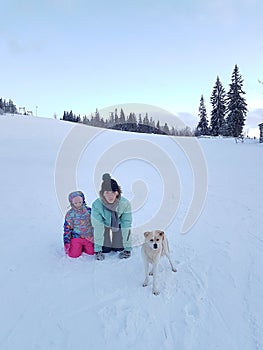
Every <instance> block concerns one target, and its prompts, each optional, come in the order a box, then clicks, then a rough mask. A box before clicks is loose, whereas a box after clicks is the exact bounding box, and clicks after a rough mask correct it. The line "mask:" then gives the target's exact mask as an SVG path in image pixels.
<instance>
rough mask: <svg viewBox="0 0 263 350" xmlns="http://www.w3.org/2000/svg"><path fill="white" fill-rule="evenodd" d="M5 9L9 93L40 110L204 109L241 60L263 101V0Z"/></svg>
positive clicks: (41, 4) (101, 2)
mask: <svg viewBox="0 0 263 350" xmlns="http://www.w3.org/2000/svg"><path fill="white" fill-rule="evenodd" d="M1 13H2V15H1V22H0V35H1V45H0V56H1V92H0V97H3V98H6V99H8V98H12V99H13V101H14V102H15V103H16V104H17V106H25V107H26V109H27V110H33V111H34V112H35V110H36V106H38V115H40V116H43V117H53V115H54V113H57V115H58V117H61V116H62V114H63V111H64V110H71V109H72V110H73V112H74V113H76V114H80V115H81V116H82V115H84V114H87V115H89V114H90V113H91V112H93V111H94V110H95V108H96V107H97V108H99V109H101V108H105V107H107V106H110V105H117V104H122V103H145V104H152V105H155V106H159V107H161V108H163V109H166V110H168V111H170V112H172V113H178V112H188V113H192V114H195V115H196V116H197V113H198V107H199V102H200V97H201V94H203V95H204V98H205V103H206V106H207V109H208V111H209V109H210V96H211V93H212V89H213V87H214V84H215V81H216V77H217V75H219V77H220V80H221V82H222V84H223V86H224V87H225V89H226V91H228V89H229V83H230V80H231V75H232V72H233V69H234V66H235V64H237V65H238V66H239V68H240V73H241V75H242V77H243V79H244V90H245V91H246V99H247V103H248V108H249V109H250V110H252V109H253V108H263V100H262V96H263V95H262V92H263V89H262V85H260V84H259V83H258V79H263V69H262V62H263V36H262V18H263V16H262V14H263V1H262V0H215V1H211V0H196V1H194V0H184V1H176V0H173V1H172V0H162V1H160V0H158V1H155V0H154V1H148V0H133V1H130V0H128V1H125V0H122V1H121V0H107V1H106V0H96V1H95V0H94V1H90V0H64V1H63V0H38V1H37V0H24V1H21V0H4V1H1ZM3 14H4V15H3Z"/></svg>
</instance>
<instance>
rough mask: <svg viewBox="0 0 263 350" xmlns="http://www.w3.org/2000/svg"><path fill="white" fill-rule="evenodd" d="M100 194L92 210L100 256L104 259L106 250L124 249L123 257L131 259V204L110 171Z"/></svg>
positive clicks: (95, 247)
mask: <svg viewBox="0 0 263 350" xmlns="http://www.w3.org/2000/svg"><path fill="white" fill-rule="evenodd" d="M99 194H100V197H99V198H97V199H96V200H95V201H94V202H93V203H92V209H91V223H92V226H93V228H94V251H95V256H96V259H97V260H104V254H103V253H109V252H110V251H115V252H116V251H120V253H119V257H120V259H127V258H129V257H130V256H131V238H130V229H131V223H132V215H131V204H130V202H129V201H128V199H126V198H124V197H122V196H121V188H120V186H119V185H118V183H117V181H116V180H114V179H112V178H111V176H110V174H108V173H106V174H104V175H103V176H102V184H101V190H100V193H99Z"/></svg>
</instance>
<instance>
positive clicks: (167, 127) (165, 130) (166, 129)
mask: <svg viewBox="0 0 263 350" xmlns="http://www.w3.org/2000/svg"><path fill="white" fill-rule="evenodd" d="M163 132H164V133H165V134H166V135H169V134H170V130H169V126H168V125H167V123H165V124H164V127H163Z"/></svg>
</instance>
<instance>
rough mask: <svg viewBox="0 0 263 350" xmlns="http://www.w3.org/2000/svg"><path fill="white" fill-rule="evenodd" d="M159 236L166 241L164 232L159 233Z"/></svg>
mask: <svg viewBox="0 0 263 350" xmlns="http://www.w3.org/2000/svg"><path fill="white" fill-rule="evenodd" d="M159 235H160V236H161V237H162V239H164V231H161V230H160V231H159Z"/></svg>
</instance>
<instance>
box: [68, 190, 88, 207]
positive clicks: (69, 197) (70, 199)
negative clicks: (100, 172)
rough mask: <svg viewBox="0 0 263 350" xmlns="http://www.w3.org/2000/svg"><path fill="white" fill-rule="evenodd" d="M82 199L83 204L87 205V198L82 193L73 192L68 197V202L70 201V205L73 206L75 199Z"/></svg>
mask: <svg viewBox="0 0 263 350" xmlns="http://www.w3.org/2000/svg"><path fill="white" fill-rule="evenodd" d="M78 196H79V197H81V198H82V199H83V203H85V196H84V194H83V192H81V191H74V192H71V193H70V194H69V195H68V200H69V203H70V204H72V200H73V198H75V197H78Z"/></svg>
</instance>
